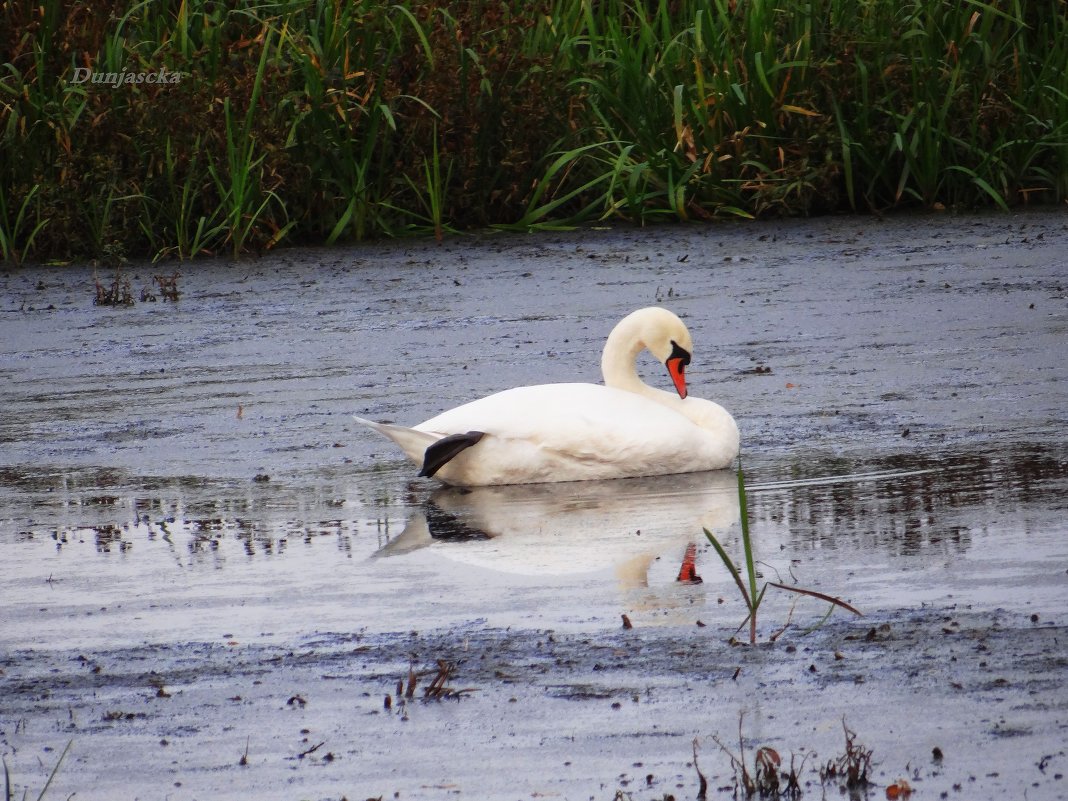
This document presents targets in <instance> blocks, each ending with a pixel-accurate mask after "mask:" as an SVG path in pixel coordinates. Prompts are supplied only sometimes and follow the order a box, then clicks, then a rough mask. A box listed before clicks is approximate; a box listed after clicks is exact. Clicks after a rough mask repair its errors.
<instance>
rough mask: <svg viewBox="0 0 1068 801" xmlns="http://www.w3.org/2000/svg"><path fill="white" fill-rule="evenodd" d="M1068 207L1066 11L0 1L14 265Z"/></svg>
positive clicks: (731, 3) (1011, 0)
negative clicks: (393, 240) (754, 220)
mask: <svg viewBox="0 0 1068 801" xmlns="http://www.w3.org/2000/svg"><path fill="white" fill-rule="evenodd" d="M86 76H91V77H86ZM175 76H177V80H175ZM1066 198H1068V5H1066V2H1065V0H1027V2H1024V0H991V2H981V1H980V0H905V2H902V0H848V1H847V0H808V2H805V3H796V2H792V0H703V1H700V2H699V1H698V0H644V1H640V0H632V2H624V0H541V2H533V3H530V2H516V0H466V1H463V0H460V1H457V2H443V1H442V0H427V1H426V2H415V0H400V1H399V2H395V3H392V4H381V3H373V2H367V1H366V0H362V1H361V0H356V1H355V2H341V0H302V1H301V2H296V1H293V2H271V0H258V1H257V2H251V1H250V0H239V2H235V3H230V4H222V3H217V2H213V1H209V0H179V1H175V0H154V1H153V2H148V1H147V0H141V2H129V1H120V0H112V1H111V2H110V3H109V2H104V3H94V4H88V3H83V2H60V0H39V1H38V2H35V3H28V2H24V1H18V2H16V1H14V0H2V2H0V257H2V259H3V260H4V261H8V262H15V263H17V262H19V261H22V260H24V259H38V260H52V259H57V260H63V259H72V258H85V257H92V258H97V259H100V260H103V261H108V260H111V261H121V260H122V259H123V258H127V257H146V256H150V257H155V258H168V257H174V258H179V259H188V258H192V257H194V256H197V255H200V254H211V253H219V252H227V253H230V254H233V255H235V256H236V255H241V254H243V253H249V252H257V251H262V250H264V249H268V248H271V247H274V246H276V245H279V244H283V243H284V244H299V243H334V242H340V241H356V240H363V239H367V238H371V237H382V236H400V235H405V234H427V235H435V236H438V237H441V236H444V235H445V234H446V233H448V232H452V231H459V230H464V229H472V228H485V227H489V226H495V227H500V228H509V229H520V230H530V229H535V228H553V227H564V226H573V225H578V224H582V223H589V222H593V221H598V220H626V221H630V222H633V223H637V224H645V223H649V222H653V221H658V220H694V219H702V220H703V219H712V218H716V217H723V216H742V217H764V216H770V215H799V214H817V213H826V212H837V211H843V210H844V211H857V212H884V211H888V210H893V209H901V208H926V209H931V208H942V207H982V206H997V207H1001V208H1009V207H1012V206H1016V205H1020V204H1025V203H1061V202H1064V201H1065V199H1066Z"/></svg>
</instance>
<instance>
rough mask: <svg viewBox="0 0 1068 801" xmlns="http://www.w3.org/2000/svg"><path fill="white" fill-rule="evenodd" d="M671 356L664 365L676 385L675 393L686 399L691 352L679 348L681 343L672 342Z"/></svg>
mask: <svg viewBox="0 0 1068 801" xmlns="http://www.w3.org/2000/svg"><path fill="white" fill-rule="evenodd" d="M671 346H672V347H671V355H670V356H668V358H667V361H666V362H664V364H666V365H667V369H668V375H670V376H671V380H672V381H673V382H674V384H675V391H676V392H678V393H679V397H680V398H683V399H685V398H686V365H688V364H689V363H690V352H689V351H688V350H686V348H682V347H679V343H678V342H675V341H674V340H672V341H671Z"/></svg>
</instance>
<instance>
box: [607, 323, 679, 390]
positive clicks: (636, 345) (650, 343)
mask: <svg viewBox="0 0 1068 801" xmlns="http://www.w3.org/2000/svg"><path fill="white" fill-rule="evenodd" d="M642 348H644V349H645V350H648V351H649V352H650V353H651V354H653V356H655V357H656V358H657V359H658V360H659V361H660V362H661V363H662V364H663V365H664V366H665V367H667V371H668V375H670V376H671V381H672V383H673V384H674V385H675V390H676V391H677V392H678V393H679V397H680V398H685V397H686V366H687V365H688V364H689V363H690V354H691V353H692V352H693V339H692V338H691V337H690V332H689V331H688V330H687V328H686V325H685V324H684V323H683V322H682V320H680V319H679V318H678V317H677V316H676V315H675V314H673V313H672V312H669V311H668V310H667V309H662V308H660V307H658V306H650V307H649V308H646V309H638V311H636V312H632V313H631V314H629V315H627V316H626V317H624V318H623V319H622V320H620V321H619V323H618V324H617V325H616V327H615V328H614V329H613V330H612V333H611V335H610V336H609V337H608V342H607V343H606V344H605V352H604V358H603V359H602V361H601V365H602V368H604V371H605V377H606V379H607V377H608V375H609V362H611V361H614V359H616V358H626V357H629V358H630V359H631V364H630V369H631V370H633V359H634V357H635V356H637V355H638V352H639V351H640V350H641V349H642ZM624 354H626V355H624Z"/></svg>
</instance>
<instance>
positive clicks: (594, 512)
mask: <svg viewBox="0 0 1068 801" xmlns="http://www.w3.org/2000/svg"><path fill="white" fill-rule="evenodd" d="M737 493H738V490H737V484H736V479H735V477H734V475H733V474H732V473H730V472H729V471H715V472H707V473H688V474H685V475H675V476H655V477H650V478H632V479H617V480H613V481H583V482H571V483H566V484H521V485H510V486H500V487H475V488H472V489H462V488H459V487H443V488H441V489H439V490H437V491H436V492H435V493H434V494H433V495H431V497H430V498H429V499H428V500H427V502H426V504H425V505H424V508H423V510H422V511H421V512H417V513H416V514H414V515H413V516H412V517H411V518H410V519H409V520H408V524H407V526H405V529H404V531H403V532H401V534H400V535H398V536H397V538H396V539H394V540H393V541H392V542H390V543H388V544H387V545H386V546H385V547H383V548H382V549H381V550H379V551H378V553H377V555H379V556H391V555H397V554H402V553H408V552H411V551H414V550H416V549H420V548H429V549H432V550H434V551H435V552H436V553H437V555H439V556H444V557H447V558H449V559H451V560H453V561H456V562H462V563H465V564H471V565H475V566H478V567H483V568H488V569H491V570H497V571H502V572H507V573H516V574H524V575H564V574H574V573H587V572H595V571H599V570H605V569H607V568H612V567H614V568H616V571H617V573H618V575H619V576H620V578H621V580H622V581H623V582H624V584H627V585H631V586H634V585H640V584H644V582H645V574H646V571H647V570H648V568H649V566H650V564H651V563H652V561H653V560H654V559H655V558H656V557H657V556H659V555H661V554H665V553H666V554H670V555H671V556H672V558H674V557H675V556H676V555H681V549H682V548H683V547H684V546H685V545H686V544H687V543H689V542H692V541H693V540H694V539H695V538H696V537H700V536H701V527H702V526H704V527H705V528H708V529H709V530H710V531H712V532H713V533H717V532H722V531H723V530H724V529H726V528H727V527H728V526H730V525H731V524H733V523H735V522H736V521H737V520H738V494H737ZM673 550H675V551H678V553H677V554H676V553H673V552H672V551H673Z"/></svg>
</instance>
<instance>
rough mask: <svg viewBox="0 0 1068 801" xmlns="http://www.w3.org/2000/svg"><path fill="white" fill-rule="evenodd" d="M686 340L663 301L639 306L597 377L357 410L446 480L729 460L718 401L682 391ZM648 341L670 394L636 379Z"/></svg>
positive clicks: (463, 482)
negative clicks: (415, 415)
mask: <svg viewBox="0 0 1068 801" xmlns="http://www.w3.org/2000/svg"><path fill="white" fill-rule="evenodd" d="M692 348H693V343H692V340H691V337H690V332H689V331H687V330H686V326H685V325H684V324H683V322H682V320H680V319H679V318H678V317H676V316H675V315H674V314H672V313H671V312H669V311H668V310H667V309H661V308H657V307H650V308H646V309H639V310H638V311H636V312H633V313H632V314H629V315H628V316H626V317H624V318H623V319H622V320H621V321H620V322H619V323H618V324H617V325H616V327H615V328H614V329H612V333H611V334H609V336H608V340H607V341H606V342H605V346H604V354H603V355H602V357H601V372H602V373H603V374H604V382H605V386H602V385H600V384H539V385H536V386H529V387H516V388H515V389H509V390H505V391H504V392H498V393H496V394H494V395H489V396H488V397H485V398H482V399H480V400H476V401H472V402H471V403H467V404H464V405H463V406H458V407H456V408H455V409H450V410H449V411H447V412H444V413H442V414H440V415H438V416H437V417H433V418H431V419H430V420H427V421H426V422H424V423H420V424H419V425H417V426H415V427H414V428H403V427H401V426H395V425H387V424H385V423H376V422H373V421H371V420H365V419H364V418H362V417H357V418H356V420H357V421H358V422H360V423H362V424H363V425H365V426H368V427H369V428H373V429H374V430H375V431H378V432H379V433H381V434H383V435H385V436H387V437H389V438H390V439H391V440H393V441H394V442H395V443H396V444H397V445H399V446H400V448H401V450H403V451H404V453H405V454H406V455H407V457H408V458H409V459H410V460H411V461H412V462H414V463H415V464H417V465H421V467H422V469H421V471H420V473H419V475H421V476H434V477H436V478H438V479H440V480H441V481H443V482H445V483H446V484H454V485H458V486H468V487H470V486H487V485H496V484H538V483H546V482H556V481H583V480H589V479H612V478H634V477H638V476H658V475H671V474H675V473H693V472H698V471H703V470H719V469H722V468H725V467H728V466H729V465H730V463H731V461H732V460H733V459H734V458H735V456H737V455H738V426H737V424H736V423H735V422H734V418H732V417H731V416H730V414H729V413H728V412H727V411H726V410H725V409H724V408H723V407H722V406H720V405H719V404H716V403H713V402H712V401H707V400H702V399H700V398H688V397H687V393H686V376H685V371H686V365H688V364H689V363H690V353H691V351H692ZM643 349H644V350H648V351H649V352H650V353H652V354H653V355H654V356H655V357H656V358H657V359H659V360H660V361H661V362H663V363H664V365H665V366H666V367H667V369H668V373H669V374H670V375H671V378H672V381H673V382H674V384H675V389H676V390H677V392H678V395H677V396H676V395H674V394H672V393H669V392H664V391H663V390H660V389H655V388H653V387H650V386H648V385H647V384H645V383H644V382H643V381H642V380H641V378H639V377H638V371H637V368H636V361H637V358H638V354H639V353H641V351H642V350H643Z"/></svg>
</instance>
